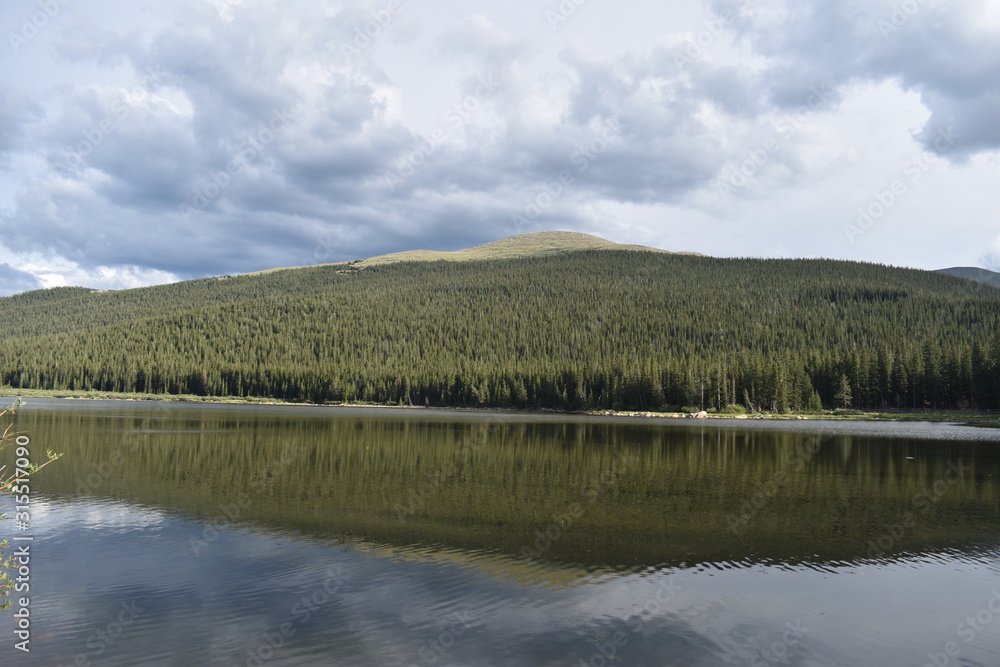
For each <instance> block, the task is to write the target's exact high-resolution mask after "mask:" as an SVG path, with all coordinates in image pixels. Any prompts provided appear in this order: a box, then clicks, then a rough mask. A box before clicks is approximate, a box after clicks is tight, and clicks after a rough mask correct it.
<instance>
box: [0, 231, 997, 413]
mask: <svg viewBox="0 0 1000 667" xmlns="http://www.w3.org/2000/svg"><path fill="white" fill-rule="evenodd" d="M0 304H2V308H0V313H2V315H0V317H2V321H0V343H2V345H0V381H2V383H3V384H5V385H8V386H11V387H14V388H41V389H70V390H87V389H94V390H100V391H114V392H145V393H153V394H178V393H184V394H196V395H213V396H259V397H272V398H278V399H284V400H293V401H305V402H316V403H325V402H373V403H386V404H402V405H433V406H483V407H519V408H553V409H606V408H613V409H637V410H659V409H664V408H680V407H684V406H687V407H697V408H704V409H709V408H715V409H725V408H726V406H733V405H742V406H744V407H745V408H748V409H752V410H766V411H783V410H796V411H798V410H810V409H812V410H817V409H819V408H821V407H825V408H834V407H843V408H859V409H899V408H907V409H923V408H929V409H950V408H979V409H997V408H1000V367H998V364H1000V290H997V289H996V288H993V287H991V286H988V285H983V284H979V283H974V282H971V281H967V280H963V279H960V278H954V277H950V276H945V275H942V274H937V273H932V272H926V271H917V270H910V269H899V268H893V267H887V266H882V265H877V264H864V263H856V262H842V261H832V260H776V259H773V260H762V259H716V258H708V257H692V256H682V255H665V254H659V253H643V252H626V251H616V250H593V251H581V252H573V253H566V254H562V255H553V256H548V257H535V258H523V259H511V260H490V261H479V262H406V263H399V264H388V265H380V266H372V267H367V268H363V269H359V268H357V267H354V266H352V265H346V264H339V265H327V266H318V267H308V268H301V269H289V270H281V271H275V272H271V273H264V274H254V275H244V276H225V277H222V278H210V279H203V280H195V281H187V282H183V283H177V284H173V285H163V286H158V287H150V288H142V289H134V290H125V291H120V292H96V291H93V290H89V289H84V288H57V289H54V290H39V291H36V292H29V293H26V294H21V295H17V296H15V297H8V298H5V299H0Z"/></svg>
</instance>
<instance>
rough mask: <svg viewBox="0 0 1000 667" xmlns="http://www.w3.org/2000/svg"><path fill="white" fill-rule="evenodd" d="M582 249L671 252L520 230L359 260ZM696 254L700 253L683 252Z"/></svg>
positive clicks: (472, 256) (512, 256) (370, 262)
mask: <svg viewBox="0 0 1000 667" xmlns="http://www.w3.org/2000/svg"><path fill="white" fill-rule="evenodd" d="M578 250H636V251H643V252H661V253H669V251H667V250H660V249H659V248H651V247H649V246H643V245H628V244H622V243H614V242H613V241H608V240H606V239H602V238H600V237H598V236H591V235H590V234H582V233H580V232H560V231H555V232H532V233H529V234H520V235H518V236H512V237H510V238H506V239H500V240H499V241H492V242H490V243H485V244H483V245H480V246H476V247H474V248H466V249H465V250H456V251H454V252H444V251H439V250H410V251H407V252H397V253H392V254H389V255H379V256H378V257H369V258H368V259H363V260H359V261H357V262H356V264H357V265H358V266H372V265H375V264H388V263H390V262H411V261H436V260H445V261H450V262H468V261H476V260H482V259H515V258H519V257H540V256H545V255H556V254H559V253H564V252H574V251H578ZM679 254H687V255H694V254H697V253H679Z"/></svg>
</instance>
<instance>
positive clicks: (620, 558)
mask: <svg viewBox="0 0 1000 667" xmlns="http://www.w3.org/2000/svg"><path fill="white" fill-rule="evenodd" d="M22 420H23V421H24V426H22V427H23V428H30V429H31V430H32V432H33V433H35V434H36V436H35V437H36V438H37V439H38V441H39V442H45V443H47V446H51V447H53V448H55V449H59V450H61V451H65V452H66V454H67V456H66V461H65V464H64V465H60V466H56V467H55V468H53V469H51V470H50V471H47V473H51V474H46V475H45V476H44V478H40V479H39V490H41V491H44V492H46V493H49V494H56V495H59V494H66V495H72V494H74V493H78V489H79V488H80V482H81V481H86V480H87V479H88V476H91V475H93V474H94V473H95V472H98V471H99V472H100V480H101V483H100V484H98V485H95V486H93V487H92V488H90V489H89V492H90V493H91V494H92V495H96V496H98V497H110V498H117V499H128V500H134V501H138V502H140V503H144V504H153V505H159V506H167V507H171V508H176V509H178V510H181V511H184V512H187V513H190V514H194V515H197V516H201V517H216V516H220V515H221V514H222V512H221V511H220V507H222V506H225V505H227V504H230V503H233V502H234V501H236V500H240V501H241V502H243V503H244V505H241V506H244V507H245V510H244V511H242V512H241V513H240V517H239V518H240V520H250V521H258V522H263V523H266V524H272V525H280V526H282V527H285V528H291V529H296V530H302V531H306V532H308V533H313V534H325V535H330V534H348V535H354V536H358V537H364V538H367V539H372V540H374V541H378V542H380V543H389V544H394V543H395V544H441V545H448V546H452V547H456V548H475V549H488V550H491V551H495V552H498V553H501V554H509V555H514V556H516V555H518V554H520V553H521V551H522V547H523V546H524V545H530V544H533V543H534V541H535V539H536V538H535V536H536V532H537V531H539V530H543V531H544V530H545V528H546V527H547V526H550V525H552V524H553V523H554V521H557V520H558V517H560V516H564V515H565V514H566V512H567V508H571V507H572V508H574V521H573V525H572V526H570V527H567V528H566V529H565V530H563V531H560V538H559V539H558V540H557V541H554V542H553V543H552V545H551V547H550V548H548V549H547V550H546V551H545V553H544V554H541V558H542V559H543V560H549V561H555V562H567V561H570V562H574V563H580V564H584V565H587V564H593V565H627V566H637V567H638V566H642V565H648V564H664V563H666V564H690V563H696V562H704V561H713V560H739V559H744V558H749V559H752V560H755V561H759V560H767V559H771V558H773V559H778V560H791V561H796V560H800V559H803V560H812V559H814V558H820V559H824V558H828V559H847V560H850V559H860V558H864V557H865V556H866V553H867V551H868V544H869V542H870V541H871V540H873V539H877V538H878V537H879V536H880V535H884V534H885V533H886V530H887V528H889V527H891V526H893V525H895V524H897V523H899V521H900V518H901V515H902V513H903V512H906V511H907V510H911V511H912V510H913V508H914V505H913V499H914V498H915V497H916V496H919V495H920V494H926V492H927V491H928V490H933V489H934V488H935V486H934V485H935V483H937V482H939V481H940V480H946V479H948V475H949V472H950V471H951V470H952V469H953V467H954V465H955V462H956V461H959V460H960V461H961V464H962V465H964V466H968V467H969V468H970V469H969V471H968V472H966V473H965V475H964V476H963V477H962V478H961V479H958V480H956V481H954V482H953V483H951V484H949V485H948V486H947V492H946V493H943V494H939V495H937V496H936V497H935V499H934V501H933V502H932V503H929V504H928V505H927V507H926V511H921V512H919V513H916V514H915V515H914V517H915V520H914V521H912V525H910V526H907V529H906V531H904V532H903V533H902V534H901V535H899V536H898V537H894V538H893V540H892V544H891V545H890V548H889V549H887V550H886V553H889V554H891V553H897V552H900V551H905V550H910V551H913V550H921V549H925V548H931V547H933V546H934V545H938V544H944V543H949V542H950V541H954V540H958V541H959V543H964V542H967V541H968V540H969V536H970V535H982V536H984V539H986V537H987V536H989V535H990V534H991V533H992V528H991V527H995V526H996V525H998V520H1000V503H998V499H1000V493H998V486H997V485H998V484H1000V481H998V480H1000V470H998V468H1000V463H998V460H997V459H996V458H986V457H983V456H980V457H979V458H976V452H977V450H976V448H975V445H973V444H969V443H961V442H933V441H926V442H924V441H904V440H890V439H874V438H859V437H854V438H851V437H844V436H838V437H835V438H824V439H822V441H821V439H820V438H819V436H814V435H801V434H796V433H788V432H762V431H742V430H738V429H724V428H712V429H690V428H682V429H673V428H669V427H663V426H648V425H643V424H626V423H623V424H607V423H586V422H568V423H548V422H533V423H510V422H506V421H497V422H494V423H489V424H483V423H480V422H476V421H470V420H462V421H455V422H449V421H445V420H442V419H441V418H440V417H437V418H428V419H426V420H425V419H422V418H420V417H415V418H407V419H397V418H394V417H379V416H374V417H369V416H363V417H353V416H352V417H347V416H336V417H333V418H330V417H328V416H326V417H324V416H316V415H303V413H301V412H297V413H296V415H295V416H292V415H289V416H287V417H286V416H275V415H273V414H263V415H259V414H255V413H253V412H251V411H249V410H233V411H226V410H205V409H199V408H190V409H186V410H180V409H172V410H166V411H163V410H159V411H150V412H148V413H147V412H146V411H131V412H128V411H125V412H120V413H118V415H117V416H112V415H108V414H100V413H88V412H63V411H56V412H52V413H44V412H41V411H30V412H25V413H23V415H22ZM473 444H475V446H472V445H473ZM817 444H818V446H817ZM980 447H982V446H980ZM803 448H807V449H808V450H809V451H814V452H815V453H814V454H812V455H811V456H809V457H801V456H799V453H800V452H802V451H804V450H803ZM625 455H627V456H628V457H629V459H628V460H629V461H632V463H630V464H629V465H627V466H626V465H622V464H621V461H622V460H623V459H622V457H623V456H625ZM633 457H634V458H633ZM796 457H798V458H796ZM908 457H911V458H908ZM790 460H794V461H796V465H789V463H788V462H789V461H790ZM949 463H951V464H952V467H949ZM442 471H447V473H446V474H443V473H442ZM777 473H780V474H781V479H782V482H781V484H780V485H779V486H778V487H777V488H776V491H775V493H773V494H771V495H770V496H769V497H768V498H767V502H766V504H764V506H763V507H761V508H760V509H758V510H757V511H756V512H755V513H754V514H753V516H752V518H751V520H749V521H748V522H747V524H746V526H745V527H744V528H743V529H742V530H741V531H740V532H739V534H738V535H734V533H733V532H732V531H731V530H730V526H729V524H728V523H727V516H731V515H732V513H734V512H737V511H739V509H740V508H741V506H743V505H744V503H746V502H747V501H748V499H751V498H753V496H754V494H759V492H760V490H761V489H762V488H765V487H764V486H762V485H766V483H767V482H768V480H773V479H776V474H777ZM991 475H992V476H991ZM594 480H611V481H610V482H609V483H607V484H602V485H601V486H600V494H599V497H598V498H596V499H591V498H590V496H588V495H587V494H588V492H590V491H592V490H593V489H594V488H595V487H594V484H595V482H594ZM414 493H417V494H419V499H420V502H419V503H414V501H413V497H414V495H413V494H414ZM575 503H576V504H578V505H574V504H575ZM400 506H403V507H407V508H412V510H413V511H412V512H409V511H408V512H407V513H405V515H403V516H400V512H399V511H398V508H399V507H400ZM580 508H582V512H579V511H576V510H577V509H580ZM921 509H923V508H921Z"/></svg>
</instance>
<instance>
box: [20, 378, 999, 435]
mask: <svg viewBox="0 0 1000 667" xmlns="http://www.w3.org/2000/svg"><path fill="white" fill-rule="evenodd" d="M18 397H20V398H57V399H62V400H112V401H130V402H136V403H141V402H157V401H160V402H166V403H205V404H213V405H267V406H285V405H287V406H299V407H318V408H384V409H389V408H391V409H397V410H398V409H404V410H430V411H436V410H453V411H460V412H502V413H511V414H518V413H523V414H565V415H578V416H595V417H618V418H622V419H634V418H644V419H669V420H674V419H684V420H687V419H712V420H718V419H729V420H746V421H760V420H769V421H807V420H824V421H866V422H912V421H924V422H949V423H960V424H967V425H970V426H987V427H994V428H1000V414H998V413H996V412H982V411H972V410H969V411H936V412H935V411H928V412H922V411H907V412H902V411H901V412H879V411H863V410H849V411H843V412H841V414H837V412H838V411H833V410H824V411H823V412H822V413H819V414H815V413H788V414H772V413H747V414H742V415H738V414H718V413H715V414H703V415H702V416H701V417H697V418H696V417H695V415H694V414H687V413H679V412H653V411H648V410H554V409H550V408H539V409H530V408H502V407H488V408H487V407H484V408H480V407H465V406H424V405H385V404H378V403H310V402H304V401H284V400H279V399H274V398H262V397H239V396H196V395H193V394H137V393H118V392H107V391H75V390H57V389H16V388H13V387H0V399H9V400H14V399H16V398H18Z"/></svg>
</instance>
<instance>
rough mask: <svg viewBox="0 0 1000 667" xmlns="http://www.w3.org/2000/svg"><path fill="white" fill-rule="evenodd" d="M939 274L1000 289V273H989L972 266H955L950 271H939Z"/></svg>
mask: <svg viewBox="0 0 1000 667" xmlns="http://www.w3.org/2000/svg"><path fill="white" fill-rule="evenodd" d="M937 272H938V273H944V274H945V275H949V276H956V277H958V278H965V279H966V280H975V281H977V282H981V283H986V284H987V285H993V286H994V287H1000V273H996V272H994V271H988V270H987V269H980V268H978V267H972V266H955V267H952V268H950V269H938V271H937Z"/></svg>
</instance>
